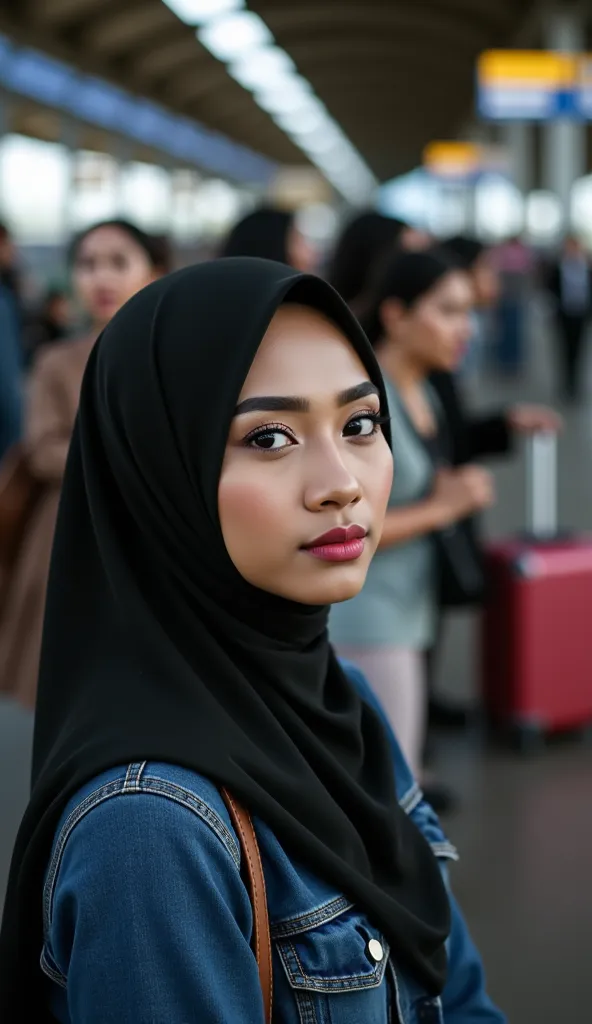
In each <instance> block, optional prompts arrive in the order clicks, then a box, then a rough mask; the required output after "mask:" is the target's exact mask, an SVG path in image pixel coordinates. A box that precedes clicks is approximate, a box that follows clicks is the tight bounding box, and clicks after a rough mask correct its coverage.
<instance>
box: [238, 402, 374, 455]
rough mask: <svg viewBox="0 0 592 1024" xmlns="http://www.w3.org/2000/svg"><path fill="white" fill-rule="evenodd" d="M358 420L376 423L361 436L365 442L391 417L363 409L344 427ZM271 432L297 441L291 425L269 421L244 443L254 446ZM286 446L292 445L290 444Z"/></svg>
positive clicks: (273, 452) (270, 451)
mask: <svg viewBox="0 0 592 1024" xmlns="http://www.w3.org/2000/svg"><path fill="white" fill-rule="evenodd" d="M357 420H370V421H371V422H372V423H373V425H374V429H373V430H372V433H371V434H365V435H363V436H362V437H361V438H360V440H362V441H363V442H364V441H367V440H369V438H371V437H374V436H375V435H376V434H377V433H378V431H379V430H380V428H381V427H382V426H383V425H384V424H386V423H390V420H391V417H390V416H383V415H382V414H381V413H379V412H375V411H374V410H373V409H363V410H362V411H361V412H358V413H356V414H355V416H352V418H351V419H350V420H348V422H347V423H346V424H345V427H344V428H343V429H344V430H346V429H347V428H348V427H349V426H350V424H352V423H355V422H356V421H357ZM270 434H283V435H284V437H289V438H290V439H291V440H292V441H296V438H295V437H294V434H293V433H292V431H291V430H290V429H289V427H286V425H285V424H284V423H267V424H266V425H265V426H264V427H256V428H255V430H252V431H251V432H250V433H249V434H247V436H246V437H245V438H243V444H244V445H245V447H247V448H249V447H254V444H253V442H254V441H257V440H258V439H259V438H261V437H268V436H269V435H270ZM354 440H355V438H354ZM286 447H292V446H291V445H288V446H286ZM256 450H257V451H261V452H265V453H266V454H277V452H278V451H285V450H286V449H285V448H273V449H272V448H268V449H265V448H258V449H256Z"/></svg>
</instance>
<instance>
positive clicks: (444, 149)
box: [423, 140, 508, 182]
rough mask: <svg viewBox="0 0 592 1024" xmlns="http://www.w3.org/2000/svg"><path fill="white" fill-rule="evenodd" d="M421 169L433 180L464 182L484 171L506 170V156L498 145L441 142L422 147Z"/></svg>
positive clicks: (452, 141)
mask: <svg viewBox="0 0 592 1024" xmlns="http://www.w3.org/2000/svg"><path fill="white" fill-rule="evenodd" d="M423 166H424V168H425V169H426V171H428V172H429V173H430V174H431V175H432V176H433V177H436V178H440V179H442V180H450V181H461V182H464V181H470V180H473V179H475V178H476V177H478V176H479V175H481V174H483V173H485V172H487V171H499V172H502V173H503V172H504V171H507V170H508V155H507V152H506V150H505V149H503V147H500V146H488V145H482V144H480V143H476V142H463V141H461V140H441V141H434V142H430V143H429V144H428V145H427V146H426V147H425V149H424V152H423Z"/></svg>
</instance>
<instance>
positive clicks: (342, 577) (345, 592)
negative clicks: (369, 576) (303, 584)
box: [306, 565, 368, 604]
mask: <svg viewBox="0 0 592 1024" xmlns="http://www.w3.org/2000/svg"><path fill="white" fill-rule="evenodd" d="M367 568H368V566H367V565H364V566H363V567H362V566H354V565H350V566H345V565H340V566H339V567H337V566H332V568H331V570H330V571H329V572H326V573H324V577H325V578H324V579H317V580H314V582H313V581H311V584H310V586H309V587H308V588H307V593H308V595H309V596H308V598H307V599H306V600H307V603H308V604H341V602H342V601H349V600H350V599H351V598H352V597H355V596H356V594H359V593H360V590H361V589H362V587H363V586H364V583H365V581H366V572H367Z"/></svg>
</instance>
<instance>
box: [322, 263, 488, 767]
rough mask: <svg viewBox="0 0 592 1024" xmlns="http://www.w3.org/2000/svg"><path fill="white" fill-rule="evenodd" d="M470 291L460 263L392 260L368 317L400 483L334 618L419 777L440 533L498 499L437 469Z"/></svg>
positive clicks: (482, 484)
mask: <svg viewBox="0 0 592 1024" xmlns="http://www.w3.org/2000/svg"><path fill="white" fill-rule="evenodd" d="M471 304H472V289H471V284H470V281H469V278H468V276H467V274H466V272H465V271H464V270H463V269H462V267H460V266H459V265H458V263H457V262H456V261H455V260H454V258H453V257H452V256H450V255H448V254H447V253H445V252H443V251H439V250H436V249H432V250H428V251H425V252H398V253H395V254H394V255H393V256H392V257H391V259H390V260H389V261H388V262H387V264H386V265H385V267H384V270H383V276H382V279H381V280H380V282H379V287H378V290H377V293H376V295H375V297H374V300H373V302H372V304H371V306H370V307H369V310H368V313H367V316H366V318H365V321H364V323H365V327H366V331H367V333H368V336H369V338H370V340H371V342H372V344H373V345H374V347H375V351H376V354H377V357H378V360H379V363H380V366H381V369H382V371H383V374H384V377H385V386H386V391H387V396H388V402H389V409H390V412H391V416H392V418H393V430H394V435H395V438H396V444H395V451H394V455H395V474H394V479H393V485H392V489H391V495H390V499H389V509H388V512H387V515H386V520H385V525H384V529H383V532H382V537H381V540H380V544H379V551H378V554H377V556H376V558H375V559H374V561H373V563H372V565H371V567H370V570H369V573H368V577H367V580H366V584H365V586H364V588H363V589H362V591H361V592H360V594H359V595H358V596H357V597H356V598H355V599H354V600H353V601H351V602H349V603H348V604H345V605H340V606H338V607H336V608H335V609H334V610H333V613H332V616H331V637H332V640H333V642H334V643H335V644H336V646H337V648H338V650H339V651H340V653H341V654H342V655H343V656H345V657H348V658H351V659H352V660H354V661H356V663H358V664H359V665H360V666H361V667H362V668H363V670H364V672H365V674H366V676H367V678H368V680H369V682H370V685H371V686H372V687H373V689H374V692H375V693H376V695H377V696H378V698H379V699H380V701H381V703H382V705H383V707H384V709H385V711H386V714H387V717H388V719H389V722H390V724H391V727H392V728H393V729H394V730H395V732H396V735H397V738H398V740H399V742H400V743H401V746H402V748H403V751H404V753H405V755H406V756H407V758H408V760H409V762H410V764H411V766H412V768H413V769H414V771H416V772H419V771H420V769H421V756H422V748H423V739H424V730H425V712H426V672H425V660H426V651H428V650H429V649H430V648H431V647H432V644H433V642H434V638H435V631H436V626H437V620H438V600H439V594H438V579H437V577H438V566H437V563H436V550H435V546H434V543H433V539H432V534H434V533H435V532H437V531H439V530H445V529H446V528H447V527H449V526H451V525H452V524H454V523H456V522H458V521H461V520H463V519H464V518H466V517H467V516H469V515H470V514H471V513H474V512H476V511H478V510H480V509H482V508H484V507H486V506H487V505H489V504H490V502H491V501H492V484H491V479H490V477H489V474H488V473H486V471H485V470H483V469H481V468H480V467H477V466H474V465H469V466H466V467H463V468H462V469H450V468H446V469H440V470H439V471H437V468H436V467H437V465H438V462H439V452H438V446H439V444H440V439H441V436H442V430H443V428H444V426H445V425H444V424H443V420H442V410H441V408H440V406H439V403H438V400H437V398H436V395H435V393H434V392H433V390H432V388H431V386H430V384H429V380H428V378H429V376H430V374H431V373H433V372H434V371H435V370H447V371H449V370H452V369H454V367H455V366H457V365H458V363H459V362H460V360H461V359H462V357H463V354H464V351H465V348H466V345H467V342H468V339H469V337H470V331H471V323H470V310H471Z"/></svg>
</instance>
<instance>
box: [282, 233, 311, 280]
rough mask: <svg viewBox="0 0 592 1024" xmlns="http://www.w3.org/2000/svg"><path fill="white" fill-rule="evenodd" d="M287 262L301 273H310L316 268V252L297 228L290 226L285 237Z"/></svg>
mask: <svg viewBox="0 0 592 1024" xmlns="http://www.w3.org/2000/svg"><path fill="white" fill-rule="evenodd" d="M287 250H288V263H289V264H290V266H291V267H294V269H295V270H300V271H301V272H302V273H303V274H311V273H313V271H314V270H315V268H316V263H317V254H316V252H315V249H314V247H313V246H312V245H311V244H310V242H308V241H307V240H306V238H305V237H304V235H303V234H302V232H301V231H299V230H298V228H296V227H294V226H292V227H291V228H290V230H289V232H288V238H287Z"/></svg>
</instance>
